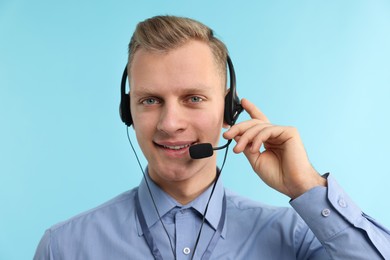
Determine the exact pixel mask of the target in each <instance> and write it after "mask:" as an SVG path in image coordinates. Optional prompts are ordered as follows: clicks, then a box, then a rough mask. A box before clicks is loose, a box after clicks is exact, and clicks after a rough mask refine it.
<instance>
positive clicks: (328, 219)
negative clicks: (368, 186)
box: [290, 174, 390, 259]
mask: <svg viewBox="0 0 390 260" xmlns="http://www.w3.org/2000/svg"><path fill="white" fill-rule="evenodd" d="M325 177H327V180H328V187H315V188H313V189H311V190H309V191H308V192H306V193H304V194H303V195H301V196H300V197H298V198H296V199H294V200H292V201H291V202H290V204H291V206H292V207H293V208H294V209H295V211H296V212H297V213H298V214H299V215H300V216H301V217H302V219H303V220H304V221H305V222H306V224H307V225H308V226H309V228H310V229H311V230H312V232H313V233H314V234H315V236H316V237H317V239H318V240H319V241H320V242H321V244H322V245H323V246H324V248H325V250H326V251H327V252H328V254H329V255H330V256H331V258H332V259H390V231H389V230H387V229H386V228H385V227H383V226H382V225H381V224H379V223H378V222H376V221H375V220H374V219H372V218H371V217H369V216H367V215H366V214H364V213H363V212H362V211H361V210H360V208H359V207H358V206H357V205H356V204H355V203H354V202H353V201H352V200H351V199H350V198H349V196H348V195H347V194H346V193H345V192H344V191H343V189H342V188H341V187H340V186H339V185H338V183H337V182H336V180H335V179H334V178H333V177H332V176H331V175H330V174H327V175H326V176H325Z"/></svg>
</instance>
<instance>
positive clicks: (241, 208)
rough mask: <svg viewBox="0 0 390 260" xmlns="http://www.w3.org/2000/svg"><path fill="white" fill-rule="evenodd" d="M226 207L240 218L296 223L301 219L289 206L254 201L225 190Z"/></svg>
mask: <svg viewBox="0 0 390 260" xmlns="http://www.w3.org/2000/svg"><path fill="white" fill-rule="evenodd" d="M226 199H227V208H228V212H230V214H232V215H234V216H236V217H237V218H240V219H246V220H248V219H250V220H251V221H254V220H255V219H256V220H257V221H258V220H262V221H271V220H272V221H275V222H277V221H289V222H295V223H298V222H300V221H302V219H301V218H300V217H299V215H298V214H297V213H296V212H295V210H294V209H292V208H291V207H278V206H271V205H267V204H265V203H261V202H258V201H254V200H252V199H249V198H246V197H244V196H241V195H238V194H236V193H234V192H232V191H230V190H226Z"/></svg>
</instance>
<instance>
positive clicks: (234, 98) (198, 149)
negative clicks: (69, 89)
mask: <svg viewBox="0 0 390 260" xmlns="http://www.w3.org/2000/svg"><path fill="white" fill-rule="evenodd" d="M127 66H128V64H127V65H126V67H125V69H124V71H123V75H122V81H121V102H120V105H119V115H120V117H121V119H122V122H123V123H125V124H126V126H127V138H128V140H129V143H130V145H131V148H132V149H133V152H134V154H135V156H136V159H137V161H138V164H139V166H140V168H141V171H142V173H143V176H144V179H145V182H146V184H147V187H148V191H149V194H150V197H151V199H152V202H153V205H154V208H155V209H156V212H157V214H158V216H159V219H160V222H161V225H162V227H163V228H164V230H165V233H166V235H167V237H168V239H169V243H170V247H171V250H172V254H173V256H174V259H175V260H176V254H175V251H174V249H173V245H172V241H171V238H170V236H169V234H168V232H167V230H166V227H165V225H164V223H163V222H162V220H161V216H160V213H159V211H158V209H157V205H156V203H155V201H154V196H153V194H152V192H151V190H150V188H149V184H148V181H147V179H146V177H145V175H146V174H145V171H144V170H143V168H142V166H141V163H140V161H139V159H138V156H137V153H136V152H135V149H134V147H133V144H132V143H131V140H130V137H129V131H128V129H129V127H130V126H131V125H132V124H133V119H132V117H131V110H130V94H126V80H127ZM227 66H228V70H229V76H230V89H229V91H228V93H227V94H226V96H225V108H224V121H225V123H227V124H229V125H230V126H232V125H234V124H235V122H236V121H237V119H238V116H239V115H240V113H241V112H242V111H243V107H242V105H241V102H240V99H239V97H238V95H237V91H236V75H235V72H234V67H233V63H232V61H231V59H230V57H229V56H227ZM129 85H130V84H129ZM231 141H232V140H229V141H228V142H227V143H226V144H225V145H223V146H220V147H212V146H211V144H210V143H201V144H196V145H192V146H191V147H190V149H189V152H190V156H191V158H192V159H202V158H206V157H209V156H211V155H212V154H213V151H214V150H220V149H223V148H226V151H225V156H224V159H223V163H222V167H221V169H220V170H219V171H218V172H217V176H216V179H215V181H214V184H213V188H212V191H211V194H210V197H209V199H208V202H207V204H206V208H205V211H204V214H203V218H202V223H201V227H200V229H199V232H198V235H197V237H196V242H195V246H194V249H193V252H192V256H191V260H192V259H193V258H194V255H195V251H196V249H197V246H198V243H199V240H200V236H201V233H202V229H203V224H204V223H205V215H206V213H207V210H208V207H209V203H210V200H211V197H212V195H213V193H214V189H215V186H216V184H217V181H218V179H219V176H220V174H221V172H222V169H223V166H224V165H225V161H226V156H227V151H228V149H227V148H228V146H229V144H230V143H231ZM146 240H147V243H148V244H149V247H150V244H153V243H154V242H153V237H152V236H150V237H149V238H148V239H146ZM213 241H214V240H213ZM213 244H215V243H213ZM155 249H157V251H156V250H155ZM155 249H154V247H153V250H152V248H151V250H152V253H153V254H154V256H155V258H156V259H160V258H161V255H159V254H160V253H159V251H158V248H155ZM156 252H157V254H155V253H156Z"/></svg>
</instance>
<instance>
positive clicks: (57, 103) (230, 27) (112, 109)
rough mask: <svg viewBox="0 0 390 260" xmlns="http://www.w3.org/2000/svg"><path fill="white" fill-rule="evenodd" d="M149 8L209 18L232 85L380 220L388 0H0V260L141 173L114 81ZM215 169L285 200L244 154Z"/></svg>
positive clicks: (384, 190) (261, 196)
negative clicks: (289, 128)
mask: <svg viewBox="0 0 390 260" xmlns="http://www.w3.org/2000/svg"><path fill="white" fill-rule="evenodd" d="M158 14H174V15H183V16H189V17H192V18H195V19H198V20H200V21H202V22H204V23H206V24H207V25H209V26H210V27H212V28H213V29H214V30H215V32H216V33H217V35H219V36H220V38H221V39H222V40H223V41H225V43H226V44H227V46H228V48H229V50H230V54H231V57H232V59H233V62H234V64H235V67H236V73H237V78H238V79H237V80H238V91H239V95H240V96H241V97H247V98H249V99H250V100H251V101H253V102H254V103H256V104H257V105H258V106H259V107H260V108H261V109H262V110H263V112H264V113H266V115H268V117H269V118H270V119H271V120H272V121H273V122H274V123H276V124H283V125H294V126H296V127H297V128H298V129H299V130H300V133H301V136H302V139H303V140H304V143H305V145H306V148H307V151H308V153H309V156H310V159H311V161H312V163H313V165H314V166H315V167H316V168H317V170H318V171H319V172H321V173H325V172H328V171H330V172H332V173H333V174H334V176H335V177H336V179H337V180H338V181H339V183H340V184H341V185H342V186H343V187H344V188H345V190H347V192H348V193H349V194H350V195H351V197H353V198H354V200H355V201H356V202H357V203H358V204H359V205H360V206H361V208H363V209H364V210H365V212H367V213H368V214H370V215H372V216H374V217H375V218H376V219H378V220H379V221H380V222H382V223H383V224H385V225H386V226H388V227H389V226H390V207H389V202H388V198H389V196H390V191H389V184H388V183H389V182H390V170H389V167H388V162H389V150H388V147H390V138H389V129H390V124H389V115H388V114H389V111H390V104H389V99H390V2H389V1H370V0H366V1H358V0H349V1H348V0H345V1H290V0H286V1H205V0H202V1H199V0H198V1H110V2H109V1H106V3H104V1H100V2H98V1H76V0H71V1H44V0H39V1H26V0H25V1H23V0H13V1H11V0H1V1H0V122H1V127H0V208H1V212H0V259H31V258H32V256H33V253H34V251H35V248H36V246H37V243H38V241H39V239H40V237H41V236H42V234H43V232H44V230H45V229H46V228H48V227H49V226H51V225H52V224H55V223H57V222H59V221H61V220H65V219H67V218H69V217H71V216H73V215H75V214H77V213H79V212H82V211H85V210H87V209H89V208H92V207H94V206H96V205H98V204H100V203H102V202H104V201H106V200H108V199H110V198H112V197H113V196H115V195H117V194H119V193H121V192H123V191H125V190H128V189H130V188H132V187H134V186H136V185H137V184H138V183H139V182H140V179H141V173H140V171H139V169H138V166H137V164H136V161H135V158H134V155H133V154H132V152H131V150H130V147H129V144H128V142H127V139H126V131H125V126H124V125H123V124H122V123H121V121H120V119H119V116H118V104H119V84H120V77H121V73H122V70H123V67H124V65H125V63H126V54H127V44H128V41H129V39H130V36H131V34H132V32H133V30H134V28H135V25H136V23H137V22H139V21H141V20H144V19H145V18H148V17H150V16H153V15H158ZM245 118H247V116H246V115H245V116H244V117H242V118H241V120H243V119H245ZM132 138H133V140H135V138H134V134H133V133H132ZM139 155H141V153H140V152H139ZM143 163H145V160H144V159H143ZM223 179H224V183H225V184H226V186H228V187H230V188H231V189H233V190H235V191H237V192H238V193H241V194H243V195H246V196H249V197H251V198H254V199H256V200H260V201H263V202H266V203H269V204H275V205H282V206H284V205H288V198H287V197H285V196H283V195H280V194H278V193H277V192H275V191H273V190H271V189H270V188H268V187H267V186H265V185H264V184H262V183H261V181H260V180H259V179H258V177H257V176H256V175H255V174H252V171H251V168H250V166H249V165H248V163H247V161H246V159H245V157H244V156H242V155H234V154H233V153H231V152H230V153H229V159H228V162H227V165H226V168H225V170H224V172H223Z"/></svg>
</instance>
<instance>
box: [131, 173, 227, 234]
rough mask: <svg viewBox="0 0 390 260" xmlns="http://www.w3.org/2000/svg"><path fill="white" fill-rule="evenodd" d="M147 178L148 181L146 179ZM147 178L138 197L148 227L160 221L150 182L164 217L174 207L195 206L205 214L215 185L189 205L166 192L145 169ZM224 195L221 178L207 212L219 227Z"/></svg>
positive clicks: (215, 227)
mask: <svg viewBox="0 0 390 260" xmlns="http://www.w3.org/2000/svg"><path fill="white" fill-rule="evenodd" d="M145 178H146V180H147V181H145ZM145 178H143V179H142V181H141V183H140V185H139V187H138V197H139V200H140V204H141V208H142V212H143V214H144V217H145V221H146V224H147V226H148V228H150V227H151V226H153V225H154V224H155V223H156V222H157V221H159V216H158V214H157V212H156V209H155V206H154V205H153V201H152V198H151V196H150V194H149V191H148V184H149V188H150V191H151V193H152V194H153V198H154V201H155V204H156V206H157V209H158V212H159V214H160V217H163V216H164V215H165V214H167V213H168V212H169V211H170V210H171V209H172V208H174V207H180V208H183V209H184V208H191V207H192V208H194V209H195V210H196V211H198V212H199V214H200V215H201V216H203V213H204V210H205V208H206V205H207V201H208V199H209V197H210V193H211V191H212V188H213V185H210V187H208V188H207V189H206V190H205V191H204V192H203V193H202V194H201V195H199V196H198V197H197V198H196V199H195V200H193V201H192V202H190V203H189V204H187V205H184V206H183V205H181V204H180V203H179V202H177V201H176V200H175V199H173V198H172V197H171V196H170V195H168V194H167V193H166V192H164V191H163V190H162V189H161V188H160V187H159V186H158V185H157V184H156V183H155V182H154V181H153V180H152V179H151V178H150V177H149V174H148V171H147V169H146V171H145ZM223 196H224V189H223V185H222V180H221V179H219V180H218V182H217V184H216V186H215V190H214V194H213V196H212V198H211V200H210V204H209V209H208V210H207V214H206V221H207V222H208V223H209V224H210V225H211V227H213V228H214V229H217V227H218V223H219V220H220V217H221V213H222V202H223ZM141 233H142V231H141Z"/></svg>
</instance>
